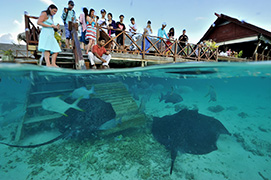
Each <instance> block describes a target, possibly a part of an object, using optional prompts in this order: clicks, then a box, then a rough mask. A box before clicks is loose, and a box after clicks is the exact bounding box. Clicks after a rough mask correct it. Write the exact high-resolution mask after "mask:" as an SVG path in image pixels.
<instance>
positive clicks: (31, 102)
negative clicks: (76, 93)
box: [15, 74, 77, 142]
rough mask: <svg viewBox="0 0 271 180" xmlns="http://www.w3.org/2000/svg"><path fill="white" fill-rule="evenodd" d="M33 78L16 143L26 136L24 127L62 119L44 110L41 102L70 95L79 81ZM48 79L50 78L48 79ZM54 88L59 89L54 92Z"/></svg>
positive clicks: (18, 128)
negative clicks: (49, 98)
mask: <svg viewBox="0 0 271 180" xmlns="http://www.w3.org/2000/svg"><path fill="white" fill-rule="evenodd" d="M31 76H32V78H31V79H32V82H31V85H30V86H29V90H28V97H27V102H26V113H25V116H24V117H23V119H22V121H21V122H20V123H19V125H18V127H17V132H16V136H15V141H17V142H18V141H20V140H21V139H22V136H23V134H24V132H23V131H24V127H25V126H29V125H31V124H33V125H34V124H35V123H41V122H44V121H51V120H55V119H58V118H59V117H61V116H62V115H61V114H58V113H54V112H50V111H47V110H44V109H43V108H42V105H41V102H42V100H43V99H44V98H47V97H56V96H59V95H68V94H70V93H71V92H72V91H73V90H74V89H75V88H77V81H76V80H75V81H73V82H71V81H68V80H66V81H64V80H63V78H62V77H63V76H58V77H51V78H54V79H53V80H50V79H49V80H47V79H46V77H40V76H37V77H39V78H41V79H37V78H35V77H34V76H35V75H33V74H32V75H31ZM47 78H48V77H47ZM54 86H55V87H56V86H57V87H58V89H56V90H52V89H53V88H54Z"/></svg>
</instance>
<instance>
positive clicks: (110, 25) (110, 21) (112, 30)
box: [107, 13, 117, 49]
mask: <svg viewBox="0 0 271 180" xmlns="http://www.w3.org/2000/svg"><path fill="white" fill-rule="evenodd" d="M107 18H108V35H109V36H110V37H111V38H114V37H116V31H115V29H117V25H116V22H115V21H114V20H113V19H112V18H113V16H112V13H108V14H107ZM111 44H112V45H111V48H112V49H115V46H116V44H115V43H114V42H113V43H111Z"/></svg>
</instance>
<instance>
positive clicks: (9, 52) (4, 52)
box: [1, 49, 13, 56]
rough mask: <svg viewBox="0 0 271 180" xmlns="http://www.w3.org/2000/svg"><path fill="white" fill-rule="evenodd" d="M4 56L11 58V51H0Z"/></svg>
mask: <svg viewBox="0 0 271 180" xmlns="http://www.w3.org/2000/svg"><path fill="white" fill-rule="evenodd" d="M1 51H2V52H3V55H4V56H13V51H12V50H11V49H8V50H5V51H4V50H1Z"/></svg>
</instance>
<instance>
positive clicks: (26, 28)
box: [24, 14, 30, 51]
mask: <svg viewBox="0 0 271 180" xmlns="http://www.w3.org/2000/svg"><path fill="white" fill-rule="evenodd" d="M24 22H25V38H26V50H27V51H28V45H29V32H30V27H29V17H28V16H27V15H26V14H25V15H24Z"/></svg>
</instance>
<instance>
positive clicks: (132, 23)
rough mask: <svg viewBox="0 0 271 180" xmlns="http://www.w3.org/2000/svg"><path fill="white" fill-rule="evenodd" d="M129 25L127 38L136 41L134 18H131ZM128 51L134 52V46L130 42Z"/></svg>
mask: <svg viewBox="0 0 271 180" xmlns="http://www.w3.org/2000/svg"><path fill="white" fill-rule="evenodd" d="M130 21H131V24H130V25H129V27H130V29H129V36H130V37H131V38H132V39H133V40H134V41H136V31H137V25H136V23H135V18H133V17H132V18H131V19H130ZM130 50H131V51H135V50H136V45H135V44H134V43H133V42H132V41H131V43H130Z"/></svg>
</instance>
